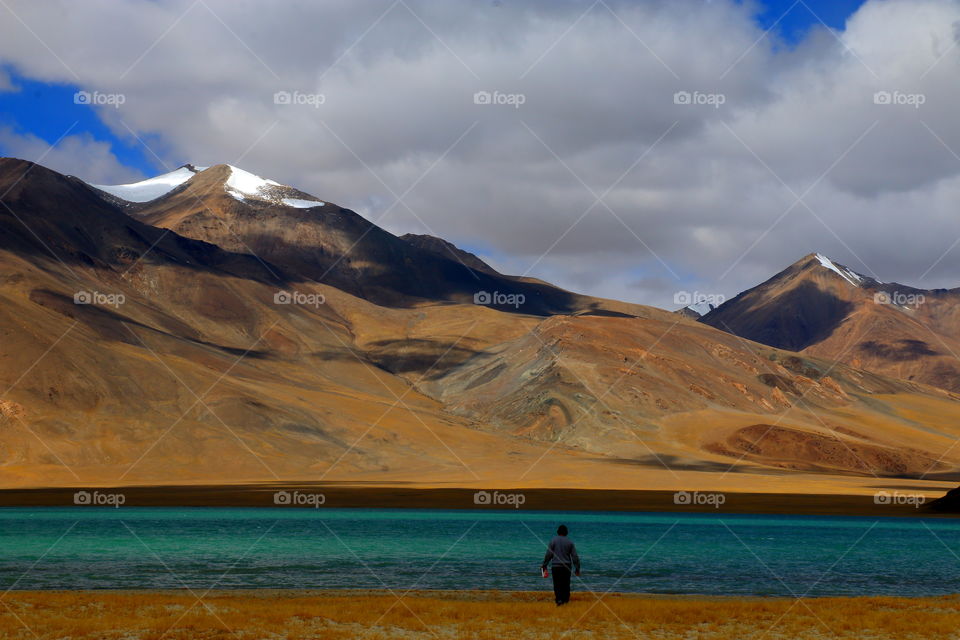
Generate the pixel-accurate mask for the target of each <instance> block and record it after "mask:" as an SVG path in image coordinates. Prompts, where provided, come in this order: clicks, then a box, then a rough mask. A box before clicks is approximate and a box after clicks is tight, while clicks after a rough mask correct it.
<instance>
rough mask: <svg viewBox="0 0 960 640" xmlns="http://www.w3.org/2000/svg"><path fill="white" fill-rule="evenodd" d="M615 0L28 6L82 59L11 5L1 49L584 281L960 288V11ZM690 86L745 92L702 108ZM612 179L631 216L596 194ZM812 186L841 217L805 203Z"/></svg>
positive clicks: (419, 223) (650, 294)
mask: <svg viewBox="0 0 960 640" xmlns="http://www.w3.org/2000/svg"><path fill="white" fill-rule="evenodd" d="M207 6H209V7H210V9H212V11H213V12H215V14H213V13H211V11H210V10H208V9H207ZM391 6H393V8H392V9H390V10H389V11H388V9H389V8H390V7H391ZM609 6H610V7H611V9H612V11H613V12H615V13H613V12H611V11H610V10H608V9H607V8H606V6H605V5H603V4H597V5H594V7H593V9H591V10H590V11H588V12H587V13H586V14H584V11H585V9H586V6H585V5H583V4H582V3H578V2H572V1H570V2H545V1H544V2H537V3H502V4H501V5H499V6H497V5H494V4H490V3H477V2H468V1H467V0H464V1H463V2H453V1H451V2H446V1H445V2H427V1H425V0H424V1H419V2H418V1H414V0H410V1H408V2H407V3H406V4H404V3H399V4H396V5H392V4H391V3H390V2H382V3H379V4H374V3H353V2H347V1H343V2H326V3H322V5H321V4H320V3H317V4H303V3H289V4H286V3H283V4H277V5H272V6H271V8H270V11H269V12H266V11H260V10H257V9H256V8H255V7H254V6H253V5H248V4H246V3H237V2H230V1H227V0H222V1H213V0H209V1H208V2H207V3H206V5H205V4H204V3H198V4H193V3H191V2H189V1H188V0H182V1H177V2H168V3H163V4H160V3H148V2H142V1H134V0H124V1H120V0H111V1H110V2H107V1H106V0H100V1H99V2H96V1H91V2H88V3H84V6H83V8H82V9H81V8H79V7H77V6H76V5H74V4H73V3H69V2H61V3H58V4H57V5H56V6H51V3H36V2H31V1H27V0H21V1H19V2H12V3H11V8H12V9H13V10H14V11H15V12H17V14H18V15H19V16H20V17H21V18H22V19H23V20H24V22H26V23H27V24H29V25H30V26H31V28H32V29H33V30H34V31H35V33H36V34H37V36H39V37H40V38H42V39H43V40H44V41H46V42H47V43H48V44H49V45H50V47H51V48H52V49H53V51H54V53H55V54H56V55H53V54H51V53H50V52H49V51H47V49H46V47H44V46H43V44H41V43H40V42H39V41H38V40H37V38H35V37H34V36H33V35H32V34H30V33H29V31H27V30H26V29H24V28H23V26H22V25H20V24H19V23H18V22H17V21H14V20H8V21H4V22H3V23H2V24H0V62H3V63H6V64H10V65H12V66H13V67H14V68H16V69H18V70H19V71H21V72H22V73H24V74H26V75H28V76H30V77H35V78H39V79H42V80H49V81H60V82H73V83H77V84H79V86H81V87H83V88H84V89H87V90H99V91H103V92H108V93H109V92H122V93H123V94H124V95H125V96H126V102H125V104H124V105H122V107H121V108H120V109H112V108H105V109H103V111H102V113H101V115H102V117H103V118H104V120H105V121H106V122H107V123H108V124H109V125H110V126H111V127H112V128H113V130H114V131H116V132H117V134H118V135H119V136H121V137H124V138H127V137H129V133H128V131H127V127H128V126H129V127H130V128H132V129H133V130H134V131H137V132H138V133H139V134H143V133H149V134H155V138H151V139H157V140H159V141H161V142H162V144H163V148H162V149H157V150H156V151H157V153H158V154H160V155H162V156H163V157H164V159H165V160H166V161H167V162H168V163H169V164H170V165H171V166H174V165H179V164H181V163H183V162H186V161H192V162H197V163H199V164H204V165H207V164H214V163H217V162H231V163H234V164H240V165H241V166H245V167H247V168H249V169H250V170H252V171H254V172H256V173H258V174H260V175H269V176H271V177H273V178H275V179H277V180H280V181H282V182H284V183H288V184H294V185H297V186H299V187H301V188H303V189H305V190H306V191H309V192H312V193H315V194H316V195H317V196H318V197H321V198H322V199H324V200H331V201H334V202H337V203H339V204H341V205H344V206H348V207H351V208H354V209H357V210H358V211H361V212H363V213H365V214H366V215H368V216H370V217H371V218H373V219H378V218H379V217H380V216H381V215H384V212H385V211H386V215H385V217H383V221H382V224H384V225H385V226H386V227H387V228H389V229H390V230H392V231H395V232H400V233H402V232H406V231H416V232H434V233H437V234H438V235H441V236H444V237H446V238H447V239H449V240H451V241H454V242H458V243H463V244H469V245H472V246H481V247H488V248H489V250H490V251H491V252H493V253H495V254H496V255H498V256H503V258H502V260H503V261H504V263H505V264H508V265H509V266H510V269H511V270H512V271H515V272H519V273H522V272H524V271H526V270H528V269H530V268H531V265H533V264H534V263H536V266H534V267H533V270H532V271H531V272H530V275H534V276H538V277H542V278H545V279H550V280H553V281H555V282H557V284H559V285H561V286H565V287H568V288H572V289H576V290H581V291H589V292H597V293H601V294H603V295H608V296H618V297H623V298H627V299H633V300H638V301H644V302H649V303H654V304H660V305H664V306H671V305H672V292H671V287H672V288H673V289H683V290H700V291H717V292H721V293H725V294H727V295H732V294H734V293H736V292H737V291H738V290H740V289H742V288H745V287H747V286H750V285H752V284H755V283H756V282H757V281H759V280H763V279H765V278H766V277H768V276H769V275H770V274H771V273H772V272H773V271H774V270H777V269H779V268H782V267H783V266H786V264H788V263H789V262H792V261H793V260H794V259H796V258H799V257H800V256H802V255H803V254H805V253H808V252H810V251H823V252H826V253H828V254H830V255H832V256H833V257H835V258H836V259H837V260H839V261H841V262H844V263H847V264H848V265H849V266H851V267H852V268H855V269H858V270H860V271H864V272H867V273H874V274H876V275H878V276H879V277H881V278H882V279H885V280H891V279H900V280H905V281H908V282H910V283H914V284H926V285H930V286H935V285H936V286H943V285H950V286H952V285H955V284H956V281H955V280H954V279H953V278H954V274H955V273H956V266H957V264H958V261H960V248H958V249H955V250H954V251H953V252H952V253H950V254H948V255H947V256H946V258H945V259H943V260H942V261H940V262H939V263H938V266H937V267H936V268H934V269H933V270H932V271H931V272H930V273H929V274H927V275H926V277H925V278H923V280H920V276H921V275H922V274H924V272H926V271H927V270H928V268H929V267H930V266H931V265H932V264H933V262H934V260H936V259H937V258H938V257H939V256H941V255H942V254H943V253H944V252H945V251H947V250H948V249H949V248H950V247H951V245H952V243H953V241H954V240H955V239H956V238H958V237H960V219H958V218H957V216H956V215H955V213H954V211H955V206H954V204H953V203H954V202H956V200H955V199H954V198H953V196H954V195H955V194H956V193H957V192H958V191H960V178H958V174H960V159H958V157H957V156H956V155H955V153H956V154H960V127H958V126H957V123H956V118H955V114H956V113H957V107H958V105H960V87H958V86H957V85H956V83H955V81H954V79H955V78H956V75H957V71H958V65H960V47H954V45H955V43H956V33H957V26H956V25H957V24H960V4H958V2H956V1H954V0H950V1H941V0H909V1H908V0H870V1H869V2H867V3H866V4H865V5H864V6H863V7H861V9H860V10H859V11H858V13H857V14H856V15H854V16H852V17H851V19H850V20H849V22H848V25H847V29H846V30H845V31H844V32H842V33H840V34H837V35H836V36H835V35H834V34H832V33H829V32H827V31H826V30H825V29H820V30H814V31H813V32H812V33H811V34H810V36H809V37H808V38H807V40H806V41H805V42H803V43H801V44H799V45H798V46H796V47H793V48H791V47H790V46H786V45H785V44H784V43H777V42H773V41H771V39H770V38H761V36H762V35H763V33H762V30H761V29H760V28H759V27H758V26H757V25H756V24H755V23H754V22H753V21H752V19H751V16H750V15H749V10H750V9H749V3H743V4H741V3H735V2H732V0H727V1H719V0H718V1H716V2H712V3H706V4H703V3H696V4H695V3H678V2H667V1H665V0H651V1H650V2H647V3H643V4H637V3H632V2H611V3H609ZM408 7H409V8H408ZM796 10H798V11H800V10H803V9H802V8H797V9H796ZM384 12H386V13H384ZM105 17H109V19H105ZM421 20H422V22H421ZM221 21H222V22H221ZM424 23H425V24H426V26H425V25H424ZM371 25H374V26H373V27H372V28H371ZM571 25H574V26H572V28H571ZM368 29H369V31H367V30H368ZM365 32H366V35H364V33H365ZM361 36H362V37H361ZM158 38H159V41H158ZM58 58H59V60H58ZM61 61H62V63H61ZM67 66H69V69H68V68H67ZM74 74H76V77H75V76H74ZM277 91H290V92H292V91H300V92H302V93H308V94H309V93H317V94H322V95H323V97H324V102H323V104H322V105H320V106H319V107H318V108H314V107H312V106H309V105H277V104H274V101H273V95H274V93H275V92H277ZM477 91H490V92H493V91H499V92H502V93H506V94H514V93H516V94H522V95H523V97H524V103H523V104H522V105H521V106H520V107H519V108H513V107H512V106H509V105H477V104H474V101H473V96H474V93H475V92H477ZM684 91H685V92H689V93H690V94H691V96H701V97H702V96H706V97H705V98H704V99H705V100H708V101H709V100H710V98H709V96H710V95H712V94H722V96H723V99H724V104H722V105H721V106H720V107H719V108H713V107H712V106H710V105H706V104H704V105H694V104H690V105H684V104H675V103H674V94H675V93H676V92H684ZM878 91H887V92H891V93H893V92H899V94H898V95H907V96H910V95H916V94H919V95H922V96H923V99H924V101H925V102H924V104H923V105H921V106H920V108H913V107H912V106H909V105H896V104H892V105H878V104H875V103H874V94H875V93H876V92H878ZM693 99H695V98H693ZM714 101H715V99H714ZM471 127H473V128H472V129H471ZM671 127H673V128H672V129H671ZM468 130H469V133H467V134H466V135H465V136H464V137H463V139H462V140H461V141H460V143H459V144H456V145H455V146H453V147H452V148H450V147H451V145H453V143H454V142H455V141H456V140H457V139H458V138H459V137H460V136H461V135H463V134H464V132H467V131H468ZM668 130H669V131H670V132H669V134H667V135H666V136H664V137H663V138H662V139H661V140H660V141H659V143H657V144H656V146H655V147H654V148H652V149H651V145H653V144H654V143H655V142H656V141H657V140H658V139H659V138H660V137H661V136H663V135H664V133H665V132H667V131H668ZM861 136H862V139H861ZM538 138H539V139H538ZM89 147H90V145H86V147H83V148H79V147H78V148H77V149H76V151H77V152H78V153H85V152H88V151H87V150H86V149H88V148H89ZM548 147H549V148H548ZM445 153H446V155H443V154H445ZM554 153H556V154H557V156H559V159H558V158H557V157H554V155H553V154H554ZM101 154H102V150H101ZM643 154H647V155H646V156H644V157H643V159H642V160H640V161H639V163H637V164H636V165H635V166H633V167H632V170H630V171H629V172H627V171H628V169H630V168H631V166H632V165H633V164H634V163H635V162H636V161H637V160H638V158H640V157H641V156H642V155H643ZM148 155H149V154H148ZM441 155H443V157H442V159H440V158H441ZM59 157H60V156H59V155H58V156H57V158H59ZM60 161H61V162H65V160H60ZM434 163H436V164H434ZM77 164H78V165H81V166H84V167H85V166H88V165H89V162H86V161H85V160H84V159H79V160H77ZM103 170H104V171H116V170H117V169H116V167H114V168H113V169H106V168H105V169H103ZM73 172H77V169H74V170H73ZM624 172H627V173H626V175H624ZM424 174H426V175H424ZM621 178H622V179H621ZM91 179H92V177H91ZM381 180H382V182H381ZM618 180H619V182H618ZM781 180H782V182H781ZM581 181H582V182H583V183H585V184H583V183H581ZM383 183H386V185H387V186H385V185H384V184H383ZM784 183H785V184H784ZM413 185H415V186H413ZM614 185H615V186H614ZM411 186H412V189H410V188H411ZM611 186H613V188H612V189H611V190H610V192H609V193H607V194H606V195H605V197H604V202H605V203H606V205H608V206H609V207H610V209H612V210H613V212H612V213H611V211H609V210H608V209H607V208H606V207H605V206H604V205H603V204H595V195H601V194H604V192H606V191H607V189H610V188H611ZM811 186H812V189H811V190H810V191H809V193H807V194H806V195H805V197H804V201H805V202H806V203H807V205H809V207H810V209H812V210H813V212H811V211H810V210H808V209H807V206H806V205H804V204H798V205H795V206H794V207H793V209H792V210H789V212H788V213H786V214H785V212H787V211H788V208H789V207H791V205H793V203H794V201H795V195H794V194H797V195H800V194H804V192H805V191H806V190H807V189H808V188H810V187H811ZM407 189H410V191H409V193H407V194H406V195H405V196H404V202H405V205H403V204H401V205H396V206H394V207H393V208H392V209H389V210H388V211H387V208H388V207H389V206H390V205H391V203H392V202H393V200H394V194H398V195H399V194H403V193H404V192H405V191H406V190H407ZM407 207H409V209H408V208H407ZM411 210H412V211H411ZM585 212H586V215H584V213H585ZM784 214H785V215H784ZM581 216H583V217H582V218H581ZM781 216H783V217H782V219H780V218H781ZM578 220H579V222H578ZM424 223H425V225H426V226H424ZM571 226H572V229H571ZM568 229H569V232H568ZM564 234H565V235H564ZM561 236H563V237H562V238H561ZM544 252H548V253H547V255H546V256H545V257H543V258H542V259H541V258H540V257H541V255H542V254H544ZM654 254H655V255H654ZM538 260H539V261H538ZM861 260H862V262H861ZM661 261H662V262H661ZM662 263H666V265H668V266H667V267H665V266H663V264H662ZM734 264H735V265H736V267H735V268H733V269H732V270H730V271H729V273H727V272H728V270H729V269H730V268H731V267H732V266H733V265H734ZM721 276H724V277H722V278H721Z"/></svg>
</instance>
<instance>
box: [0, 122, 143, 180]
mask: <svg viewBox="0 0 960 640" xmlns="http://www.w3.org/2000/svg"><path fill="white" fill-rule="evenodd" d="M0 155H4V156H10V157H14V158H21V159H23V160H30V161H33V162H38V163H40V164H42V165H43V166H45V167H49V168H51V169H54V170H56V171H59V172H60V173H65V174H67V175H75V176H78V177H80V178H82V179H83V180H86V181H87V182H92V183H96V184H122V183H127V182H136V181H137V180H142V179H143V177H144V176H143V175H141V174H140V172H139V171H135V170H132V169H130V168H129V167H126V166H124V165H123V164H122V163H121V162H120V161H119V160H117V157H116V156H115V155H113V152H112V151H111V148H110V143H108V142H103V141H98V140H95V139H94V138H93V136H91V135H90V134H87V133H83V134H78V135H68V136H66V137H64V138H63V139H62V140H60V143H59V144H57V145H56V146H55V147H52V148H51V146H50V143H49V142H47V141H46V140H43V139H42V138H39V137H37V136H35V135H32V134H20V133H16V132H15V131H13V130H12V129H10V128H9V127H0Z"/></svg>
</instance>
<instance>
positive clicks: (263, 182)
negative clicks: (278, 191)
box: [227, 165, 283, 198]
mask: <svg viewBox="0 0 960 640" xmlns="http://www.w3.org/2000/svg"><path fill="white" fill-rule="evenodd" d="M227 166H228V167H230V177H229V178H227V192H228V193H230V195H232V196H233V197H234V198H236V197H237V196H236V195H235V194H234V193H233V192H238V193H240V194H242V195H244V196H254V197H263V196H264V194H265V192H266V191H268V190H269V189H270V188H271V187H282V186H283V185H282V184H280V183H279V182H274V181H273V180H267V179H265V178H261V177H260V176H258V175H254V174H252V173H250V172H249V171H244V170H243V169H238V168H237V167H234V166H232V165H227ZM231 190H232V191H231Z"/></svg>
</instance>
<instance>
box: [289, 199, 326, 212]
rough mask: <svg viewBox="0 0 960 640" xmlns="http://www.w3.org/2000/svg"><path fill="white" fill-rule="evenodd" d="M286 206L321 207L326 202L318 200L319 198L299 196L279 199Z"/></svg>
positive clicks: (299, 207)
mask: <svg viewBox="0 0 960 640" xmlns="http://www.w3.org/2000/svg"><path fill="white" fill-rule="evenodd" d="M280 202H281V203H283V204H285V205H286V206H288V207H294V208H296V209H309V208H311V207H322V206H323V205H325V204H326V202H320V201H319V200H302V199H300V198H284V199H283V200H281V201H280Z"/></svg>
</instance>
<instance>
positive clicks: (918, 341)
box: [700, 254, 960, 391]
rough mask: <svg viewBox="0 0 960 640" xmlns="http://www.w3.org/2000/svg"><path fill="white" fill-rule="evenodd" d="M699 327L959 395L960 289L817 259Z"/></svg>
mask: <svg viewBox="0 0 960 640" xmlns="http://www.w3.org/2000/svg"><path fill="white" fill-rule="evenodd" d="M700 321H701V322H703V323H704V324H707V325H710V326H712V327H716V328H718V329H722V330H724V331H727V332H729V333H733V334H735V335H738V336H740V337H743V338H746V339H748V340H754V341H756V342H761V343H763V344H767V345H770V346H773V347H777V348H780V349H787V350H790V351H797V352H800V353H803V354H809V355H816V356H820V357H824V358H830V359H835V360H839V361H841V362H845V363H847V364H850V365H852V366H854V367H858V368H862V369H866V370H869V371H873V372H876V373H880V374H883V375H887V376H891V377H896V378H903V379H906V380H915V381H918V382H923V383H926V384H930V385H934V386H938V387H942V388H944V389H949V390H951V391H960V362H958V360H957V355H956V354H958V353H960V289H950V290H945V289H938V290H925V289H917V288H914V287H909V286H906V285H902V284H897V283H893V282H890V283H887V282H880V281H877V280H875V279H873V278H871V277H869V276H865V275H862V274H859V273H856V272H855V271H853V270H851V269H849V268H848V267H846V266H844V265H842V264H840V263H838V262H835V261H833V260H831V259H829V258H827V257H826V256H823V255H821V254H810V255H808V256H805V257H803V258H802V259H800V260H799V261H797V262H796V263H794V264H792V265H790V266H789V267H787V268H786V269H784V270H783V271H781V272H780V273H778V274H776V275H775V276H773V277H772V278H770V279H769V280H767V281H766V282H763V283H762V284H760V285H757V286H756V287H754V288H752V289H749V290H747V291H744V292H743V293H741V294H740V295H738V296H737V297H735V298H733V299H732V300H728V301H727V302H725V303H724V304H722V305H720V306H719V307H718V308H716V309H714V310H713V311H710V312H709V313H707V314H705V315H704V316H703V317H702V318H700Z"/></svg>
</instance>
